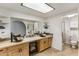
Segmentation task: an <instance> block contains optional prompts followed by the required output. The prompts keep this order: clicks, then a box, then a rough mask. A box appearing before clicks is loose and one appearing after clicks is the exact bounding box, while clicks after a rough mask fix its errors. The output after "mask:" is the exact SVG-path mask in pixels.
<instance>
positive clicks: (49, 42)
mask: <svg viewBox="0 0 79 59" xmlns="http://www.w3.org/2000/svg"><path fill="white" fill-rule="evenodd" d="M48 45H49V47H51V46H52V37H50V38H48Z"/></svg>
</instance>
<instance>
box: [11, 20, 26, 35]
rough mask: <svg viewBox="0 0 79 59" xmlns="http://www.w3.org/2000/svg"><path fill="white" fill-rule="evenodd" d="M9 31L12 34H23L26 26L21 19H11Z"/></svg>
mask: <svg viewBox="0 0 79 59" xmlns="http://www.w3.org/2000/svg"><path fill="white" fill-rule="evenodd" d="M11 32H12V33H14V34H21V35H22V36H23V35H25V34H26V26H25V24H24V23H23V22H22V21H12V22H11Z"/></svg>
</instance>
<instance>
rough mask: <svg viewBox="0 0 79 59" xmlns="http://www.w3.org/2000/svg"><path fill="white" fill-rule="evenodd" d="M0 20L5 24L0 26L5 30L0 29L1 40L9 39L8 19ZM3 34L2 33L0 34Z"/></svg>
mask: <svg viewBox="0 0 79 59" xmlns="http://www.w3.org/2000/svg"><path fill="white" fill-rule="evenodd" d="M0 20H4V21H5V22H6V24H2V23H1V24H0V25H1V26H4V27H5V29H0V37H1V38H3V37H4V38H10V18H3V17H2V18H0ZM2 32H4V33H2Z"/></svg>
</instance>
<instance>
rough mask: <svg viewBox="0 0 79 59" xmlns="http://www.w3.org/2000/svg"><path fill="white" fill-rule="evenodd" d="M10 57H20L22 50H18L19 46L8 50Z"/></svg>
mask: <svg viewBox="0 0 79 59" xmlns="http://www.w3.org/2000/svg"><path fill="white" fill-rule="evenodd" d="M8 56H20V50H19V49H18V45H16V46H12V47H9V48H8Z"/></svg>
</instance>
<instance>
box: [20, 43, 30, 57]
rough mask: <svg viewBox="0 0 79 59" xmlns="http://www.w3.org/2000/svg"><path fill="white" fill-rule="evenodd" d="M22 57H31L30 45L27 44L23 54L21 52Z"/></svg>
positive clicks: (23, 48)
mask: <svg viewBox="0 0 79 59" xmlns="http://www.w3.org/2000/svg"><path fill="white" fill-rule="evenodd" d="M21 55H22V56H29V44H25V45H24V46H23V47H22V52H21Z"/></svg>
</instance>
